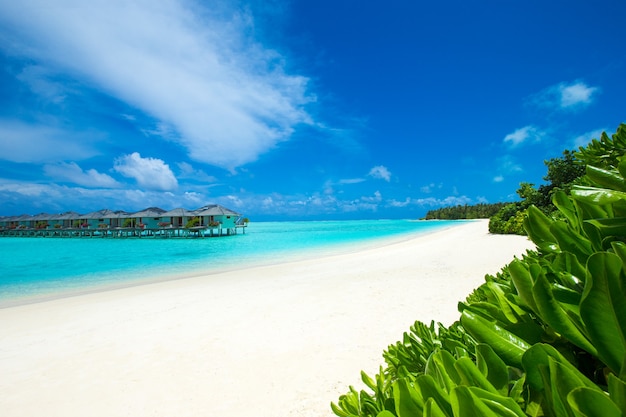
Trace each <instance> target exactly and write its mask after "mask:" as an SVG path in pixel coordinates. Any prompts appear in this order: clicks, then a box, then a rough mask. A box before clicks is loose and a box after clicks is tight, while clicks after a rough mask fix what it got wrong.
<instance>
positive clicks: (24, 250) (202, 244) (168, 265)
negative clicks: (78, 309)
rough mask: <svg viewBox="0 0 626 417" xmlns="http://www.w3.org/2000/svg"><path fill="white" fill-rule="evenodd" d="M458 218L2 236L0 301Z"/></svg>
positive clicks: (288, 253)
mask: <svg viewBox="0 0 626 417" xmlns="http://www.w3.org/2000/svg"><path fill="white" fill-rule="evenodd" d="M457 224H459V222H458V221H454V222H453V221H436V222H433V221H410V220H365V221H360V220H359V221H357V220H353V221H298V222H252V223H250V224H249V226H248V228H247V230H246V233H245V234H242V233H241V232H240V233H239V234H237V235H235V236H228V237H219V238H188V239H185V238H175V239H172V238H170V239H163V238H150V237H143V238H122V239H119V238H116V239H113V238H99V237H93V238H18V237H4V238H0V307H1V306H2V305H3V304H4V305H10V304H14V303H16V302H18V303H19V302H20V301H21V302H24V301H28V300H29V299H38V298H42V297H44V298H45V297H51V296H58V295H62V294H66V293H73V292H83V291H90V290H97V289H100V288H103V287H115V286H123V285H132V284H135V283H141V282H148V281H150V280H155V279H167V278H168V277H169V278H174V277H181V276H192V275H196V274H199V273H211V272H217V271H220V270H227V269H236V268H242V267H248V266H254V265H261V264H271V263H276V262H282V261H285V260H297V259H304V258H307V257H310V256H317V255H330V254H335V253H345V252H349V251H354V250H358V249H360V248H365V247H368V246H371V245H374V244H380V241H381V239H383V240H388V241H389V242H392V241H398V240H403V239H407V238H410V237H412V236H415V235H416V234H424V233H429V232H434V231H437V230H440V229H442V228H446V227H451V226H454V225H457Z"/></svg>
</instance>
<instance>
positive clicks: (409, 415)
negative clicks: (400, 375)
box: [392, 379, 424, 417]
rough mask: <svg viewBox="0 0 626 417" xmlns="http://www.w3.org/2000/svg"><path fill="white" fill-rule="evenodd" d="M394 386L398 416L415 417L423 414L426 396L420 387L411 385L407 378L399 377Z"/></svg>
mask: <svg viewBox="0 0 626 417" xmlns="http://www.w3.org/2000/svg"><path fill="white" fill-rule="evenodd" d="M392 387H393V398H394V400H395V402H396V414H397V416H398V417H414V416H421V415H422V414H423V412H424V398H423V397H422V395H421V393H420V392H419V390H418V389H416V388H415V387H414V386H412V385H410V384H409V382H408V381H407V380H406V379H398V380H397V381H395V382H394V383H393V386H392Z"/></svg>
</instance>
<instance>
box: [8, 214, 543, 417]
mask: <svg viewBox="0 0 626 417" xmlns="http://www.w3.org/2000/svg"><path fill="white" fill-rule="evenodd" d="M532 247H533V245H532V243H531V242H529V241H528V240H527V239H526V238H524V237H519V236H498V235H489V234H488V233H487V222H486V221H476V222H467V223H463V224H461V225H458V226H455V227H452V228H449V229H445V230H443V231H439V232H434V233H430V234H428V235H426V236H421V237H416V238H413V239H410V240H406V241H401V242H396V243H392V244H385V245H383V246H380V247H372V248H368V249H365V250H361V251H358V252H353V253H345V254H340V255H336V256H326V257H323V258H317V259H306V260H301V261H295V262H289V263H277V264H272V265H266V266H260V267H254V268H247V269H241V270H234V271H226V272H223V273H218V274H211V275H209V276H197V277H192V278H187V279H180V280H174V281H166V282H157V283H153V284H148V285H141V286H134V287H127V288H120V289H115V290H110V291H103V292H97V293H90V294H83V295H79V296H75V297H69V298H62V299H55V300H50V301H46V302H41V303H36V304H27V305H21V306H15V307H9V308H4V309H1V310H0V323H2V326H1V327H0V375H2V378H0V392H2V393H3V394H2V396H0V410H3V411H2V414H3V416H7V417H9V416H32V415H43V414H46V415H52V416H83V415H90V416H105V415H106V416H110V415H115V416H123V415H128V416H147V415H150V416H173V415H176V416H199V415H204V416H213V415H219V414H221V413H227V414H228V415H230V416H250V415H255V416H276V415H281V416H292V415H293V416H296V415H297V416H320V415H332V413H331V411H330V408H329V403H330V401H336V400H337V398H338V396H339V395H340V394H342V393H344V392H346V391H347V389H348V385H359V372H360V371H361V370H365V371H366V372H368V373H370V374H373V373H375V372H376V371H377V369H378V366H379V365H382V364H383V359H382V356H381V354H382V351H383V350H384V349H385V348H386V347H387V345H388V344H390V343H393V342H395V341H397V340H399V339H400V338H401V336H402V333H403V332H404V331H406V330H407V329H408V327H409V326H410V325H411V324H412V323H413V322H414V321H415V320H422V321H425V322H430V320H435V321H439V322H442V323H444V324H450V323H451V322H453V321H455V320H456V319H458V312H457V311H456V305H457V302H458V301H460V300H462V299H464V298H465V297H466V296H467V295H468V294H469V293H470V292H471V290H472V289H474V288H476V287H477V286H478V285H480V284H481V283H482V282H483V279H484V278H483V277H484V275H485V274H487V273H489V274H494V273H496V272H497V271H499V270H500V268H501V267H502V266H504V265H505V264H506V263H508V262H510V261H511V260H512V259H513V256H514V255H521V254H522V253H524V252H525V250H526V249H531V248H532Z"/></svg>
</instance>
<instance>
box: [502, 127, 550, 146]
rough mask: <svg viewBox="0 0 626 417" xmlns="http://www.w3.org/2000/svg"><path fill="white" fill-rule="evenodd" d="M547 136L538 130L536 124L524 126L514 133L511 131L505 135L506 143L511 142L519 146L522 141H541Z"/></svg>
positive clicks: (512, 144)
mask: <svg viewBox="0 0 626 417" xmlns="http://www.w3.org/2000/svg"><path fill="white" fill-rule="evenodd" d="M544 136H545V133H544V132H542V131H540V130H538V129H537V128H536V127H534V126H531V125H529V126H524V127H522V128H520V129H517V130H516V131H515V132H513V133H509V134H508V135H506V136H505V137H504V143H509V144H510V145H511V146H518V145H521V144H522V143H528V142H540V141H541V140H542V139H543V138H544Z"/></svg>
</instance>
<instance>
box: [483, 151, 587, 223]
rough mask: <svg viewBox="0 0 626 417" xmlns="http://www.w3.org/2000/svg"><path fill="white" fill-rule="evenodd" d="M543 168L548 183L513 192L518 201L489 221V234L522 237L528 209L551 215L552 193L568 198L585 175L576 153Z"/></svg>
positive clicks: (566, 155)
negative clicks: (533, 208) (545, 168)
mask: <svg viewBox="0 0 626 417" xmlns="http://www.w3.org/2000/svg"><path fill="white" fill-rule="evenodd" d="M544 164H545V165H546V167H547V168H548V172H547V173H546V175H545V176H544V177H543V179H544V180H545V181H547V183H546V184H543V185H540V186H539V187H537V188H535V186H534V184H531V183H528V182H522V183H521V184H520V187H519V189H518V190H517V191H516V192H517V195H519V196H520V198H521V201H519V202H517V203H512V204H509V205H507V206H505V207H503V208H502V209H500V211H499V212H498V213H496V214H495V215H494V216H492V217H491V219H490V221H489V232H490V233H498V234H518V235H525V234H526V231H525V230H524V227H523V219H524V217H525V216H526V211H527V210H528V207H530V206H535V207H537V208H538V209H540V210H541V211H543V212H544V213H546V214H554V213H555V211H556V208H555V207H554V205H553V204H552V196H553V195H554V193H555V192H557V191H559V190H560V191H564V192H565V193H566V194H569V192H570V190H571V188H572V186H573V185H574V184H576V183H577V182H579V181H580V178H581V177H582V176H583V175H584V174H585V163H583V162H582V159H581V158H579V154H578V153H576V152H572V151H569V150H566V151H564V152H563V156H562V157H559V158H552V159H549V160H547V161H544Z"/></svg>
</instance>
